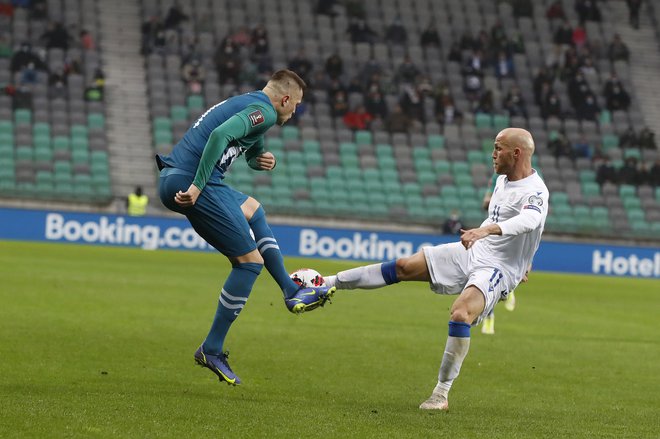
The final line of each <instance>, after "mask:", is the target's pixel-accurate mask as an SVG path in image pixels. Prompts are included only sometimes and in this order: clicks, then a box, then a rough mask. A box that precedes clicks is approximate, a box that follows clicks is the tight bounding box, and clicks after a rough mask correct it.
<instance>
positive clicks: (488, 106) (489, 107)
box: [474, 89, 495, 114]
mask: <svg viewBox="0 0 660 439" xmlns="http://www.w3.org/2000/svg"><path fill="white" fill-rule="evenodd" d="M474 112H475V113H488V114H493V113H494V112H495V100H494V99H493V91H492V90H490V89H488V90H484V91H483V93H481V96H479V102H477V105H476V107H475V108H474Z"/></svg>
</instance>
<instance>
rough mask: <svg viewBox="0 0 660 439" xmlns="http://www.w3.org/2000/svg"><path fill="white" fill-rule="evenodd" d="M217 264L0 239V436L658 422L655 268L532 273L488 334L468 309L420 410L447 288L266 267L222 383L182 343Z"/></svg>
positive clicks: (546, 428) (576, 429) (576, 432)
mask: <svg viewBox="0 0 660 439" xmlns="http://www.w3.org/2000/svg"><path fill="white" fill-rule="evenodd" d="M286 264H287V267H288V268H289V269H290V270H291V271H293V270H294V269H296V268H299V267H303V266H308V267H312V268H315V269H317V270H319V271H320V272H322V273H330V272H335V271H337V270H340V269H345V268H349V267H352V266H354V265H355V264H354V263H352V262H341V261H318V260H309V259H292V258H289V259H287V260H286ZM228 270H229V264H228V262H227V261H226V259H224V258H223V257H222V256H220V255H218V254H214V253H187V252H174V251H157V252H149V251H144V250H135V249H120V248H109V247H92V246H78V245H70V244H66V245H61V244H37V243H16V242H0V274H1V284H0V285H1V286H0V334H1V340H0V437H2V438H11V437H56V438H60V437H81V438H82V437H84V438H88V437H92V438H95V437H99V438H101V437H103V438H105V437H112V438H116V437H126V438H146V437H171V438H183V437H193V436H194V437H221V438H250V437H264V438H265V437H268V438H297V437H305V438H307V437H320V438H328V437H332V438H334V437H336V438H348V437H351V438H353V437H355V438H369V437H373V438H384V437H391V438H430V437H453V438H471V437H473V438H523V437H524V438H585V437H587V438H651V437H654V438H657V437H659V435H660V421H659V419H660V417H659V416H658V414H659V413H660V373H659V372H658V371H659V370H660V368H659V366H658V365H659V364H660V342H659V339H660V325H659V324H658V316H659V315H660V313H659V311H660V284H659V282H658V281H657V280H634V279H618V278H605V277H594V276H570V275H560V274H547V273H533V275H532V276H531V278H530V282H529V283H528V284H526V285H523V286H521V287H520V288H519V289H518V290H517V291H516V296H517V299H518V307H517V309H516V310H515V311H514V312H512V313H510V312H507V311H506V310H504V308H503V307H501V305H500V306H498V308H497V309H496V325H495V326H496V334H495V335H494V336H485V335H482V334H481V333H480V331H479V328H474V329H473V331H472V344H471V348H470V353H469V355H468V357H467V359H466V361H465V363H464V364H463V369H462V371H461V376H460V377H459V378H458V380H457V381H456V383H455V384H454V388H453V389H452V393H451V394H450V411H449V412H448V413H429V412H424V411H421V410H419V409H418V408H417V407H418V405H419V403H420V402H422V401H423V400H424V399H426V397H427V396H428V395H429V393H430V391H431V390H432V389H433V386H434V385H435V381H436V376H437V370H438V367H439V364H440V358H441V355H442V350H443V347H444V343H445V340H446V334H447V317H448V309H449V307H450V305H451V303H452V300H453V298H452V297H443V296H438V295H435V294H433V293H431V292H430V291H429V289H428V287H427V285H425V284H423V283H407V284H398V285H395V286H392V287H388V288H385V289H381V290H376V291H351V292H339V293H338V294H336V296H335V299H334V300H333V303H332V304H331V305H328V306H326V307H325V308H323V309H319V310H316V311H314V312H311V313H308V314H305V315H302V316H294V315H292V314H290V313H288V311H287V310H286V308H285V307H284V304H283V300H282V298H281V294H280V292H279V290H278V289H277V286H276V284H275V283H274V281H273V280H272V279H271V278H270V277H269V275H268V273H267V272H266V270H264V271H263V273H262V275H261V276H260V278H259V279H258V281H257V283H256V286H255V289H254V291H253V292H252V295H251V296H250V300H249V301H248V302H247V306H246V307H245V309H244V311H243V313H242V314H241V316H240V318H239V319H238V320H237V322H236V323H235V324H234V326H233V328H232V331H231V332H230V334H229V337H228V340H227V344H226V346H227V347H228V348H229V350H230V352H231V356H230V363H231V365H232V367H233V368H234V370H235V371H236V372H237V373H238V375H239V376H240V377H241V378H242V380H243V382H244V384H243V385H242V386H240V387H235V388H233V387H229V386H227V385H226V384H221V383H219V382H218V381H217V379H215V376H214V375H212V374H211V373H210V372H209V371H208V370H205V369H202V368H199V367H194V365H193V358H192V354H193V352H194V350H195V349H196V348H197V346H198V345H199V343H200V342H201V341H202V340H203V338H204V337H205V335H206V332H207V330H208V327H209V325H210V322H211V319H212V316H213V313H214V312H215V307H216V302H217V297H218V294H219V291H220V287H221V284H222V282H223V280H224V278H225V276H226V275H227V273H228Z"/></svg>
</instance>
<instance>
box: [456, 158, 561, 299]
mask: <svg viewBox="0 0 660 439" xmlns="http://www.w3.org/2000/svg"><path fill="white" fill-rule="evenodd" d="M548 198H549V193H548V188H547V187H546V185H545V183H544V182H543V180H542V179H541V177H539V175H538V173H537V172H536V171H535V170H534V173H533V174H532V175H530V176H529V177H526V178H523V179H522V180H518V181H509V180H508V178H507V177H506V176H505V175H501V176H499V177H498V179H497V182H496V183H495V189H494V190H493V195H492V197H491V199H490V204H489V205H488V213H489V217H488V218H487V219H486V220H485V221H484V222H483V223H482V224H481V226H482V227H483V226H487V225H489V224H498V225H499V226H500V228H501V229H502V235H501V236H500V235H490V236H487V237H486V238H483V239H480V240H478V241H476V242H475V243H474V245H473V246H472V247H471V248H470V251H469V252H468V254H469V262H468V270H469V271H472V270H474V269H478V268H486V267H495V268H498V269H500V270H501V271H502V272H503V274H504V275H505V276H504V278H505V279H507V281H508V283H509V285H508V288H509V290H513V289H514V288H516V286H518V284H519V283H520V282H521V281H522V278H523V276H524V275H525V272H526V271H527V268H528V267H529V266H530V265H531V263H532V259H533V258H534V253H536V250H537V249H538V248H539V244H540V243H541V234H542V233H543V228H544V226H545V219H546V217H547V215H548Z"/></svg>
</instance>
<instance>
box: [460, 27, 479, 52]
mask: <svg viewBox="0 0 660 439" xmlns="http://www.w3.org/2000/svg"><path fill="white" fill-rule="evenodd" d="M458 45H459V50H475V49H476V46H477V41H476V39H475V38H474V37H473V36H472V30H470V29H469V28H467V29H465V30H464V31H463V33H462V34H461V38H460V39H459V40H458Z"/></svg>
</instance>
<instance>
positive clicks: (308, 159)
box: [303, 151, 323, 166]
mask: <svg viewBox="0 0 660 439" xmlns="http://www.w3.org/2000/svg"><path fill="white" fill-rule="evenodd" d="M303 158H304V163H305V165H307V166H316V165H318V166H320V165H322V164H323V156H322V155H321V153H320V152H318V151H303Z"/></svg>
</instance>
